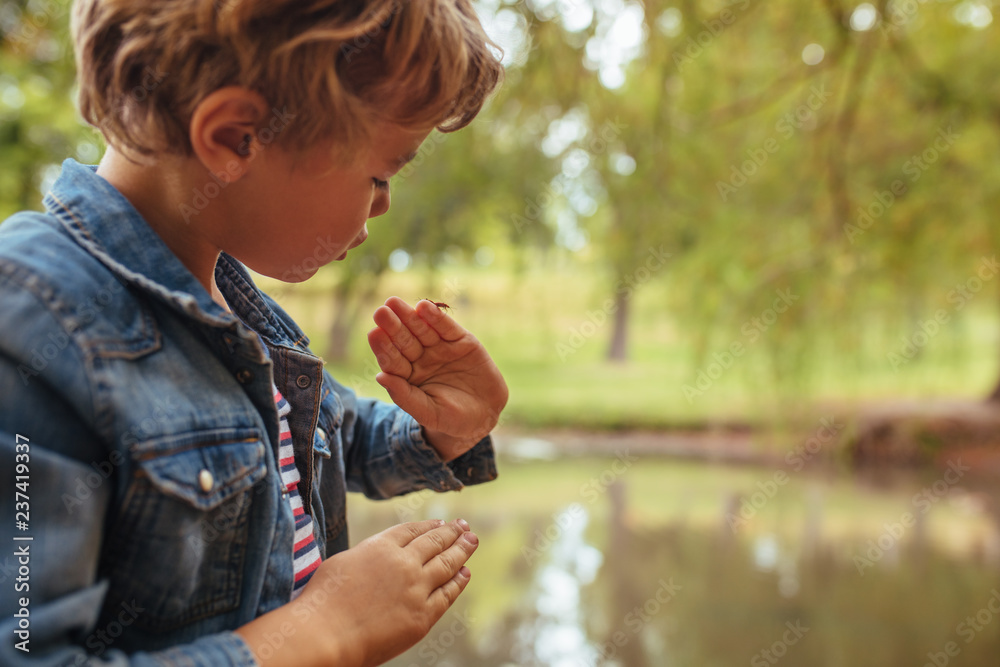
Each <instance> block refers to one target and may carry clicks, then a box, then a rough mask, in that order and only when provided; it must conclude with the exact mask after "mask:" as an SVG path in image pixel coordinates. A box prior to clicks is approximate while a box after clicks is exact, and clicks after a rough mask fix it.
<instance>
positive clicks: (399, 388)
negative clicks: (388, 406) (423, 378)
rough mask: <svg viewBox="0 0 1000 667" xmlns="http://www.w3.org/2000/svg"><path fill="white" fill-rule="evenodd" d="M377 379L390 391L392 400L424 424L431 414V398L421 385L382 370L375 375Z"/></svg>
mask: <svg viewBox="0 0 1000 667" xmlns="http://www.w3.org/2000/svg"><path fill="white" fill-rule="evenodd" d="M375 381H376V382H378V383H379V384H380V385H382V387H383V388H385V390H386V391H387V392H388V393H389V398H390V399H392V402H393V403H395V404H396V405H398V406H399V407H400V408H402V409H403V411H404V412H406V413H408V414H409V415H410V416H411V417H413V418H414V419H416V420H417V422H418V423H420V424H424V423H426V422H427V419H428V417H429V416H430V412H431V406H430V405H429V402H430V399H429V398H428V397H427V394H425V393H424V392H423V391H422V390H421V389H420V388H419V387H415V386H413V385H412V384H410V383H409V382H407V381H406V380H404V379H403V378H401V377H399V376H398V375H393V374H391V373H386V372H381V373H378V374H377V375H376V376H375Z"/></svg>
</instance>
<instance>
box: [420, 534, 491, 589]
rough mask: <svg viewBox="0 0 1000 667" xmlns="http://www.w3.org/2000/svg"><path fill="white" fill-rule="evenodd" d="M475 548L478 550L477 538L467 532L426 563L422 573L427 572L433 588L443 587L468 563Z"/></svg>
mask: <svg viewBox="0 0 1000 667" xmlns="http://www.w3.org/2000/svg"><path fill="white" fill-rule="evenodd" d="M477 548H479V538H478V537H476V534H475V533H473V532H472V531H468V532H466V533H463V534H462V535H461V536H460V537H459V538H458V539H457V540H455V543H454V544H452V545H451V546H450V547H448V548H447V549H445V550H444V551H442V552H441V553H440V554H439V555H437V556H435V557H434V558H431V559H430V560H429V561H427V563H426V564H425V565H424V571H425V572H427V575H428V579H429V580H430V582H431V584H432V585H434V586H435V587H437V586H443V585H444V584H445V583H446V582H447V581H448V580H449V579H451V578H452V577H454V576H455V573H457V572H458V571H459V570H460V569H461V568H462V566H463V565H465V563H466V562H468V560H469V559H470V558H471V557H472V554H474V553H475V552H476V549H477Z"/></svg>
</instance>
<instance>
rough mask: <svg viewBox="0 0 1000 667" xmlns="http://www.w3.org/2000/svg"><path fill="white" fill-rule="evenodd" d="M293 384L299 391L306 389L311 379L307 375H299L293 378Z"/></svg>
mask: <svg viewBox="0 0 1000 667" xmlns="http://www.w3.org/2000/svg"><path fill="white" fill-rule="evenodd" d="M295 384H297V385H298V386H299V389H308V388H309V385H311V384H312V378H310V377H309V376H308V375H300V376H298V377H297V378H295Z"/></svg>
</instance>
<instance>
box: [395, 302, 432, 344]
mask: <svg viewBox="0 0 1000 667" xmlns="http://www.w3.org/2000/svg"><path fill="white" fill-rule="evenodd" d="M385 305H386V306H388V307H389V308H391V309H392V312H394V313H396V316H397V317H398V318H399V321H400V322H402V323H403V325H404V326H405V327H406V328H407V329H409V331H410V333H411V334H413V335H414V336H415V337H416V338H417V340H419V341H420V344H421V345H423V346H424V347H428V346H430V345H434V344H435V343H437V342H439V341H440V340H441V337H440V336H438V333H437V331H435V330H434V329H432V328H431V327H430V325H428V324H427V322H425V321H424V320H422V319H421V318H420V316H419V315H417V312H416V311H415V310H414V309H413V308H411V307H410V304H408V303H406V302H405V301H403V300H402V299H400V298H399V297H396V296H393V297H389V298H388V299H386V302H385ZM418 305H419V303H418Z"/></svg>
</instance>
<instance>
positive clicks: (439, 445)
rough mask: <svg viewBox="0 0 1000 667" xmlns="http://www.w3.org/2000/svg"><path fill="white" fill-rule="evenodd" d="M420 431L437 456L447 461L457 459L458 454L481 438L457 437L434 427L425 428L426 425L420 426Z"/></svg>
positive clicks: (471, 446) (465, 450)
mask: <svg viewBox="0 0 1000 667" xmlns="http://www.w3.org/2000/svg"><path fill="white" fill-rule="evenodd" d="M420 433H421V435H423V438H424V442H426V443H427V445H428V446H429V447H430V448H431V449H433V450H434V451H435V452H436V453H437V455H438V457H439V458H440V459H441V460H442V461H444V462H445V463H448V462H449V461H453V460H455V459H457V458H458V457H459V456H461V455H462V454H464V453H465V452H467V451H469V450H470V449H472V448H473V447H474V446H475V445H476V443H477V442H479V441H480V440H482V438H475V439H469V438H458V437H455V436H453V435H448V434H447V433H444V432H442V431H435V430H434V429H430V428H427V427H426V426H421V427H420Z"/></svg>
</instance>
